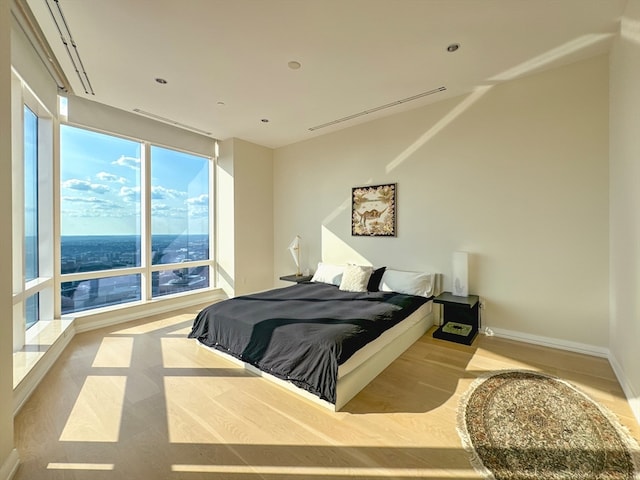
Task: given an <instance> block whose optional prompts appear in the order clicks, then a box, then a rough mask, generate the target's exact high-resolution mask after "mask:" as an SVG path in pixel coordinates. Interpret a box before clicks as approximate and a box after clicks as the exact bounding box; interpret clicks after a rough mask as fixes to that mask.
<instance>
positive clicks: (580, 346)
mask: <svg viewBox="0 0 640 480" xmlns="http://www.w3.org/2000/svg"><path fill="white" fill-rule="evenodd" d="M487 329H488V330H489V331H490V332H492V334H493V335H495V336H496V337H501V338H508V339H510V340H517V341H520V342H525V343H532V344H534V345H542V346H544V347H550V348H558V349H560V350H567V351H570V352H576V353H583V354H585V355H592V356H595V357H602V358H606V359H607V360H608V361H609V364H610V365H611V368H612V369H613V372H614V373H615V375H616V378H617V379H618V383H620V386H621V387H622V391H623V392H624V394H625V397H627V402H629V406H630V407H631V411H632V412H633V414H634V416H635V417H636V420H637V421H638V423H640V395H638V393H636V392H635V391H634V389H633V387H632V386H631V384H630V383H629V381H628V380H627V378H626V376H625V374H624V370H623V369H622V367H621V366H620V364H619V363H618V360H617V359H616V358H615V356H614V355H613V354H612V353H611V351H610V350H609V349H608V348H604V347H598V346H595V345H589V344H584V343H578V342H570V341H567V340H561V339H558V338H550V337H542V336H539V335H530V334H528V333H521V332H514V331H511V330H503V329H501V328H492V327H487ZM485 330H486V329H483V333H484V331H485Z"/></svg>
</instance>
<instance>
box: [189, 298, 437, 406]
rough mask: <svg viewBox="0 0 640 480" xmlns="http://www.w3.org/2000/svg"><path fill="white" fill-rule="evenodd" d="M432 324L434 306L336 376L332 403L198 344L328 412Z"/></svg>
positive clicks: (364, 385)
mask: <svg viewBox="0 0 640 480" xmlns="http://www.w3.org/2000/svg"><path fill="white" fill-rule="evenodd" d="M433 323H434V312H433V309H431V311H430V312H429V313H428V314H427V315H425V316H423V317H422V318H421V319H420V320H418V321H417V322H416V323H415V324H414V325H412V326H411V327H409V328H408V329H407V330H406V331H404V332H403V333H401V334H400V335H398V336H397V337H396V338H395V339H394V340H393V341H392V342H390V343H386V344H385V345H383V346H382V347H381V348H380V349H378V350H377V351H376V352H375V353H373V354H372V355H371V356H370V357H369V358H368V359H367V360H366V361H364V362H361V363H360V365H358V366H357V367H355V368H354V369H353V370H351V371H350V372H348V373H347V374H345V375H343V376H341V377H339V378H338V382H337V385H336V404H335V405H334V404H332V403H329V402H327V401H326V400H322V399H320V398H319V397H317V396H315V395H313V394H312V393H309V392H307V391H306V390H304V389H302V388H299V387H297V386H296V385H294V384H292V383H290V382H287V381H286V380H282V379H280V378H277V377H275V376H273V375H271V374H269V373H266V372H263V371H262V370H260V369H258V368H257V367H255V366H253V365H251V364H248V363H245V362H243V361H241V360H238V359H237V358H235V357H233V356H231V355H229V354H227V353H224V352H221V351H220V350H216V349H215V348H212V347H208V346H206V345H204V344H202V343H200V342H198V344H199V345H201V346H202V347H204V348H206V349H207V350H210V351H212V352H214V353H215V354H216V355H219V356H220V357H222V358H225V359H227V360H229V361H231V362H233V363H234V364H236V365H239V366H241V367H243V368H244V369H245V370H247V371H248V372H251V373H253V374H255V375H259V376H261V377H263V378H265V379H267V380H269V381H270V382H273V383H275V384H276V385H279V386H281V387H284V388H286V389H287V390H289V391H290V392H293V393H295V394H296V395H298V396H300V397H302V398H304V399H306V400H310V401H311V402H313V403H315V404H316V405H320V406H322V407H324V408H327V409H329V410H331V411H334V412H337V411H339V410H341V409H342V407H344V406H345V405H346V404H347V403H348V402H349V400H351V399H352V398H353V397H355V396H356V395H357V394H358V393H359V392H360V391H361V390H362V389H363V388H364V387H366V386H367V385H368V384H369V383H370V382H371V381H372V380H373V379H374V378H376V377H377V376H378V375H379V374H380V373H381V372H382V371H383V370H384V369H385V368H387V367H388V366H389V365H391V363H392V362H393V361H394V360H395V359H396V358H398V357H399V356H400V355H402V353H404V351H405V350H407V349H408V348H409V347H410V346H411V345H413V344H414V343H415V342H416V341H417V340H418V339H419V338H421V337H422V336H423V335H424V334H425V333H426V332H427V330H429V328H431V326H432V325H433ZM196 341H197V340H196ZM374 342H375V340H374Z"/></svg>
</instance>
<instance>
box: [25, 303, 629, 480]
mask: <svg viewBox="0 0 640 480" xmlns="http://www.w3.org/2000/svg"><path fill="white" fill-rule="evenodd" d="M198 310H199V308H197V307H193V308H189V309H185V310H182V311H179V312H176V313H174V314H171V315H156V316H152V317H149V318H147V319H145V320H142V321H136V322H130V323H127V324H124V325H119V326H113V327H108V328H103V329H101V330H97V331H92V332H86V333H82V334H79V335H77V336H76V337H75V338H74V339H73V340H72V341H71V343H70V345H69V347H68V348H67V349H66V350H65V352H63V354H62V355H61V357H60V358H59V359H58V361H57V362H56V364H55V365H54V366H53V368H52V369H51V370H50V371H49V372H48V374H47V375H46V376H45V378H44V379H43V381H42V382H41V384H40V385H39V386H38V388H37V389H36V391H35V392H34V394H33V395H32V397H31V398H30V399H29V400H28V401H27V402H26V403H25V405H24V407H23V408H22V410H21V411H20V412H19V414H18V415H17V417H16V422H15V423H16V425H15V437H16V446H17V448H18V451H19V452H20V455H21V459H22V464H21V466H20V468H19V470H18V472H17V474H16V476H15V479H16V480H27V479H28V480H40V479H87V478H90V479H92V480H93V479H107V480H122V479H145V478H153V479H171V480H173V479H187V480H189V479H200V478H206V479H221V480H222V479H224V480H245V479H246V480H283V479H286V480H303V479H304V480H308V479H310V478H323V479H329V480H342V479H344V480H346V479H348V478H360V479H364V480H382V479H390V478H400V479H408V478H458V479H465V478H468V479H477V478H480V476H479V475H478V474H477V473H476V472H475V471H474V470H473V468H472V467H471V465H470V463H469V460H468V456H467V454H466V452H464V450H463V449H462V446H461V444H460V439H459V437H458V434H457V431H456V414H457V407H458V402H459V401H460V398H461V396H462V395H463V394H464V392H465V391H466V390H467V389H468V388H469V386H470V385H471V383H472V382H473V381H474V380H475V379H476V378H478V376H480V375H482V374H483V373H486V372H489V371H494V370H500V369H511V368H522V369H532V370H537V371H541V372H546V373H549V374H553V375H557V376H559V377H561V378H564V379H566V380H567V381H569V382H571V383H572V384H574V385H575V386H576V387H577V388H579V389H580V390H581V391H583V392H585V393H586V394H587V395H589V396H590V397H591V398H593V399H595V400H597V401H599V402H600V403H601V404H602V405H604V406H605V407H606V408H608V409H610V410H611V411H612V412H614V413H615V414H616V416H617V417H618V419H619V420H620V422H621V423H622V424H623V425H625V426H626V427H627V428H628V430H629V431H630V432H631V433H632V435H634V436H635V437H636V438H640V426H639V425H638V424H637V422H636V421H635V418H634V417H633V414H632V412H631V409H630V407H629V405H628V403H627V401H626V399H625V398H624V395H623V392H622V389H621V388H620V385H619V384H618V382H617V380H616V378H615V374H614V373H613V370H612V369H611V367H610V365H609V363H608V361H607V360H606V359H603V358H597V357H590V356H587V355H581V354H576V353H572V352H564V351H560V350H556V349H550V348H544V347H540V346H535V345H527V344H523V343H519V342H514V341H511V340H505V339H500V338H496V337H485V336H482V335H481V336H479V337H478V338H477V339H476V341H475V342H474V345H472V346H465V345H457V344H453V343H450V342H445V341H442V340H435V339H433V338H432V337H431V335H430V334H429V333H427V334H426V335H425V336H424V337H422V338H421V339H419V340H418V341H417V342H416V343H415V344H414V345H413V346H412V347H411V348H409V349H408V350H407V351H406V352H405V353H404V354H403V355H402V356H400V357H399V358H398V359H397V360H396V361H395V362H394V363H393V364H392V365H390V366H389V367H388V368H387V369H386V370H385V371H384V372H382V373H381V374H380V375H379V376H378V377H377V378H376V379H375V380H374V381H373V382H372V383H371V384H369V385H368V386H367V387H365V389H364V390H363V391H362V392H361V393H360V394H358V395H357V396H356V397H355V398H354V399H353V400H351V402H349V403H348V404H347V405H346V406H345V408H344V409H343V411H341V412H330V411H329V410H327V409H324V408H322V407H319V406H318V405H315V404H313V403H311V402H309V401H308V400H305V399H302V398H299V397H297V396H294V395H293V394H292V393H290V392H289V391H287V390H285V389H283V388H281V387H279V386H277V385H274V384H272V383H269V382H267V381H266V380H265V379H263V378H260V377H257V376H254V375H252V374H250V373H248V372H245V371H244V369H242V368H241V367H239V366H237V365H235V364H234V363H232V362H230V361H228V360H225V359H223V358H220V357H219V356H217V355H214V354H213V353H212V352H210V351H208V350H207V349H205V348H202V347H201V346H199V345H198V344H197V343H196V342H195V341H194V340H190V339H188V338H186V336H187V334H188V332H189V331H190V325H191V322H192V320H193V318H194V317H195V314H196V313H197V311H198Z"/></svg>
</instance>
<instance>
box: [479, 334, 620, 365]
mask: <svg viewBox="0 0 640 480" xmlns="http://www.w3.org/2000/svg"><path fill="white" fill-rule="evenodd" d="M486 330H488V331H491V332H493V334H494V335H495V336H496V337H500V338H508V339H510V340H517V341H519V342H525V343H532V344H534V345H542V346H543V347H550V348H557V349H560V350H567V351H569V352H576V353H584V354H585V355H592V356H595V357H602V358H609V349H608V348H605V347H598V346H596V345H589V344H587V343H578V342H571V341H569V340H562V339H559V338H552V337H543V336H540V335H531V334H529V333H522V332H515V331H513V330H504V329H502V328H493V327H486V328H483V329H482V333H484V332H485V331H486Z"/></svg>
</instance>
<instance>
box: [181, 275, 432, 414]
mask: <svg viewBox="0 0 640 480" xmlns="http://www.w3.org/2000/svg"><path fill="white" fill-rule="evenodd" d="M427 301H428V299H427V298H424V297H418V296H413V295H404V294H398V293H390V292H363V293H351V292H343V291H341V290H339V289H338V287H336V286H334V285H328V284H324V283H300V284H296V285H293V286H290V287H285V288H279V289H275V290H269V291H266V292H262V293H257V294H253V295H245V296H240V297H235V298H232V299H229V300H225V301H222V302H219V303H215V304H213V305H210V306H209V307H207V308H205V309H204V310H202V311H201V312H200V313H199V314H198V316H197V317H196V319H195V321H194V323H193V328H192V331H191V333H190V334H189V337H190V338H196V339H198V341H200V342H201V343H203V344H204V345H207V346H209V347H212V348H215V349H217V350H220V351H223V352H225V353H228V354H231V355H232V356H234V357H236V358H238V359H240V360H242V361H244V362H247V363H250V364H251V365H254V366H256V367H258V368H259V369H260V370H263V371H265V372H268V373H270V374H272V375H274V376H276V377H278V378H282V379H286V380H289V381H291V382H292V383H294V384H295V385H297V386H299V387H301V388H303V389H305V390H307V391H309V392H311V393H313V394H314V395H317V396H318V397H320V398H322V399H324V400H327V401H328V402H331V403H334V404H335V401H336V383H337V378H338V365H340V364H342V363H343V362H345V361H346V360H347V359H348V358H349V357H351V355H353V354H354V353H355V352H356V351H357V350H358V349H360V348H361V347H363V346H364V345H366V344H367V343H369V342H370V341H372V340H373V339H375V338H377V337H378V336H380V334H382V333H383V332H384V331H385V330H387V329H389V328H391V327H392V326H394V325H396V324H397V323H399V322H400V321H402V320H403V319H405V318H406V317H407V316H409V315H410V314H412V313H413V312H414V311H415V310H417V309H418V308H419V307H420V306H421V305H422V304H424V303H425V302H427Z"/></svg>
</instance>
